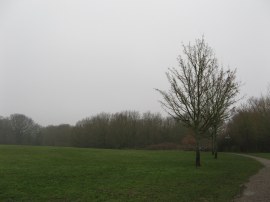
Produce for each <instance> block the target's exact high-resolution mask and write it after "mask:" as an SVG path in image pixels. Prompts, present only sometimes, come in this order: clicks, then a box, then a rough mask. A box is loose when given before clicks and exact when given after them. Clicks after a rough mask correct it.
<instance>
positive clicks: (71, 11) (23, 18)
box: [0, 0, 270, 126]
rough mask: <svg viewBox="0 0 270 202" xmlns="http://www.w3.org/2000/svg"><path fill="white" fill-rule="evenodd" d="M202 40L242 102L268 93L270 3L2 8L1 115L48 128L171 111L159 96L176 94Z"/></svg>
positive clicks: (30, 1)
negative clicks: (233, 76) (192, 46)
mask: <svg viewBox="0 0 270 202" xmlns="http://www.w3.org/2000/svg"><path fill="white" fill-rule="evenodd" d="M202 35H204V36H205V39H206V41H207V42H208V44H209V45H210V46H211V47H212V48H213V49H214V50H215V52H216V56H217V58H218V59H219V62H220V63H222V64H223V66H225V67H228V66H229V67H230V68H237V76H238V79H239V80H241V81H242V82H243V83H244V86H243V87H242V91H241V93H242V95H246V96H247V97H249V96H259V95H260V94H261V93H264V92H265V91H266V88H267V85H268V84H269V83H270V1H269V0H219V1H217V0H0V115H1V116H9V115H10V114H12V113H22V114H25V115H27V116H29V117H31V118H32V119H33V120H35V121H36V122H37V123H39V124H41V125H44V126H45V125H48V124H61V123H69V124H75V123H76V121H78V120H80V119H82V118H85V117H88V116H91V115H95V114H97V113H100V112H110V113H114V112H120V111H123V110H137V111H140V112H145V111H148V110H150V111H152V112H162V108H161V107H160V104H159V103H158V100H159V99H160V98H161V96H160V95H159V94H158V93H157V92H156V91H155V90H154V88H159V89H168V82H167V80H166V77H165V72H166V71H167V69H168V67H172V66H174V67H177V61H176V58H177V56H178V55H179V54H181V50H182V49H181V43H182V42H183V43H185V44H186V43H188V42H193V41H194V40H195V39H196V38H200V37H201V36H202ZM162 113H163V112H162Z"/></svg>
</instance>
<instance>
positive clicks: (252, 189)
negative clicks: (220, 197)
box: [233, 154, 270, 202]
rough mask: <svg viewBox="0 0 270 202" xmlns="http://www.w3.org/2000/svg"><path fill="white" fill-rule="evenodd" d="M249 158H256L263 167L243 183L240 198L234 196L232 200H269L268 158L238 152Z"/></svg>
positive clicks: (269, 169) (244, 201)
mask: <svg viewBox="0 0 270 202" xmlns="http://www.w3.org/2000/svg"><path fill="white" fill-rule="evenodd" d="M238 155H241V156H246V157H249V158H253V159H256V160H257V161H259V162H261V163H262V164H263V165H264V166H265V167H264V168H262V169H261V170H260V171H259V172H258V173H257V174H256V175H253V176H252V177H250V178H249V182H247V183H246V184H245V189H244V191H243V194H242V196H240V198H236V199H234V200H233V201H234V202H251V201H252V202H257V201H258V202H259V201H261V202H262V201H263V202H270V160H267V159H264V158H260V157H255V156H249V155H245V154H238Z"/></svg>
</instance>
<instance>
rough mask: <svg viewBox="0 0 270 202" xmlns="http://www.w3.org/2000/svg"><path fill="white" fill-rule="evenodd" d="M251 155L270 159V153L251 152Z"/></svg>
mask: <svg viewBox="0 0 270 202" xmlns="http://www.w3.org/2000/svg"><path fill="white" fill-rule="evenodd" d="M250 155H253V156H258V157H261V158H265V159H270V153H251V154H250Z"/></svg>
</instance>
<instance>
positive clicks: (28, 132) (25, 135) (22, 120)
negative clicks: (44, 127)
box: [9, 114, 40, 144]
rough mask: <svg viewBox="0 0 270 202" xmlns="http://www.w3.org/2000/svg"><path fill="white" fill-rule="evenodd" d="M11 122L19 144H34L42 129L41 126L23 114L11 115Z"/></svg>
mask: <svg viewBox="0 0 270 202" xmlns="http://www.w3.org/2000/svg"><path fill="white" fill-rule="evenodd" d="M9 120H10V124H11V127H12V130H13V133H14V135H15V138H16V143H17V144H32V141H33V139H35V137H36V135H37V134H38V133H39V131H40V126H39V125H38V124H36V123H35V122H34V121H33V120H32V119H31V118H29V117H27V116H25V115H23V114H12V115H10V118H9Z"/></svg>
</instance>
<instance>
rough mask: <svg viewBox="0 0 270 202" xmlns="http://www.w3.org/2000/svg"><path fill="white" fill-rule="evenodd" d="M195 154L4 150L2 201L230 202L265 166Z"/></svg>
mask: <svg viewBox="0 0 270 202" xmlns="http://www.w3.org/2000/svg"><path fill="white" fill-rule="evenodd" d="M194 155H195V154H194V153H193V152H180V151H134V150H102V149H79V148H56V147H28V146H0V179H1V180H0V201H147V202H148V201H155V202H156V201H169V202H173V201H215V202H216V201H230V200H231V199H232V197H233V196H234V195H236V194H237V193H239V191H240V184H242V183H243V182H245V181H246V180H247V179H248V177H249V176H250V175H252V174H254V173H255V172H256V171H257V170H258V169H259V168H260V167H261V165H260V164H259V163H258V162H256V161H254V160H252V159H249V158H245V157H241V156H237V155H233V154H225V153H221V154H220V155H219V159H218V160H215V159H213V158H212V156H211V154H210V153H202V167H201V168H199V169H196V168H195V166H194Z"/></svg>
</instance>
